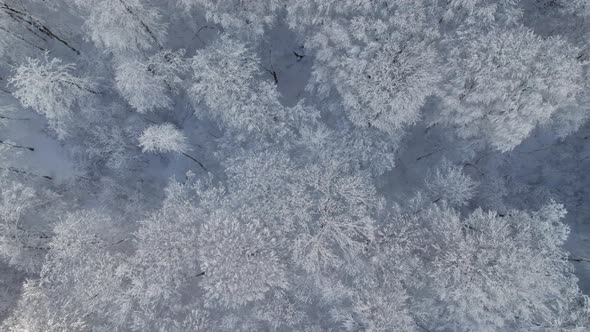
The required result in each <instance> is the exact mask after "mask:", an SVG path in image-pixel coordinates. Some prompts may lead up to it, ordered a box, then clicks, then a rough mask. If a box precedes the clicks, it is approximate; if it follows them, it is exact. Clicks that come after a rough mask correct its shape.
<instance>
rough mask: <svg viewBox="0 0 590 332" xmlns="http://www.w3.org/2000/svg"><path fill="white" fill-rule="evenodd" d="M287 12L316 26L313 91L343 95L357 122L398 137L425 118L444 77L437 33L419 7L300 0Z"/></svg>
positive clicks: (403, 3)
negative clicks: (423, 113)
mask: <svg viewBox="0 0 590 332" xmlns="http://www.w3.org/2000/svg"><path fill="white" fill-rule="evenodd" d="M289 11H290V13H291V22H290V24H291V25H292V26H294V27H295V28H300V25H301V26H303V27H306V26H311V27H310V28H308V29H310V30H311V31H312V32H311V34H312V36H311V38H310V39H309V41H306V47H307V48H310V49H312V51H314V52H315V55H316V62H315V63H314V67H313V72H312V80H311V81H310V87H312V88H314V89H316V90H317V91H318V92H319V93H320V95H322V96H326V95H328V94H329V93H330V92H331V91H335V92H337V93H338V94H339V95H340V103H341V105H342V107H343V108H344V110H345V112H346V114H347V116H348V118H349V119H350V120H351V121H352V123H354V125H356V126H358V127H361V128H366V127H375V128H377V129H379V130H382V131H384V132H387V133H389V134H394V133H395V131H397V130H400V129H401V128H403V127H404V126H406V125H411V124H413V123H415V122H416V121H417V120H418V119H419V118H420V109H421V107H422V106H423V105H424V103H425V99H426V98H427V97H428V96H430V95H431V94H433V93H434V91H435V85H436V83H437V82H438V80H439V73H438V66H437V61H436V60H437V52H436V49H435V48H434V47H433V45H432V42H433V37H435V36H436V31H435V30H433V29H431V28H429V27H428V25H427V20H426V9H425V7H424V6H423V5H421V2H415V1H398V2H397V3H396V4H392V5H388V4H386V3H385V2H381V1H378V2H376V3H370V2H367V1H361V2H360V3H358V4H357V2H356V1H345V2H343V3H339V4H336V3H333V2H322V1H301V2H294V3H293V4H292V5H291V6H290V7H289ZM299 20H303V21H302V22H300V21H299ZM303 29H304V28H303Z"/></svg>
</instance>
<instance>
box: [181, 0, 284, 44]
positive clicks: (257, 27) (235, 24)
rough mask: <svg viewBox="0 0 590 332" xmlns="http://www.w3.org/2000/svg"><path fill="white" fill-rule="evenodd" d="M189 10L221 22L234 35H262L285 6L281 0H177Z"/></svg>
mask: <svg viewBox="0 0 590 332" xmlns="http://www.w3.org/2000/svg"><path fill="white" fill-rule="evenodd" d="M176 1H178V2H179V4H180V5H181V6H183V7H184V8H186V9H187V10H189V9H192V8H194V9H195V10H196V11H198V12H201V13H203V14H204V15H205V17H206V18H207V20H209V21H211V22H213V23H216V24H219V25H220V26H222V27H223V28H224V30H225V31H226V32H227V33H229V34H233V35H242V36H245V37H247V38H256V37H260V36H261V35H262V34H263V33H264V30H265V28H266V27H268V26H272V24H273V23H275V20H276V19H277V16H278V15H279V14H280V10H281V9H282V7H283V2H282V1H281V0H263V1H243V0H176Z"/></svg>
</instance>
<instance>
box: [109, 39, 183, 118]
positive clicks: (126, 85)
mask: <svg viewBox="0 0 590 332" xmlns="http://www.w3.org/2000/svg"><path fill="white" fill-rule="evenodd" d="M183 56H184V51H183V50H179V51H171V50H163V51H161V52H158V53H156V54H155V55H153V56H151V57H150V58H149V59H147V61H145V62H143V61H139V60H132V61H128V62H127V61H126V62H123V63H122V64H121V65H119V67H118V68H117V71H116V76H115V80H116V82H117V88H118V89H119V91H120V92H121V94H122V95H123V97H125V99H126V100H127V101H128V102H129V104H130V105H131V106H133V108H135V109H136V110H137V111H138V112H140V113H147V112H151V111H154V110H158V109H167V108H169V107H171V106H172V98H171V96H170V94H171V93H175V92H178V90H179V87H180V85H181V83H182V79H181V76H182V75H183V74H184V73H185V72H186V71H187V70H188V64H187V63H186V61H185V60H184V58H183Z"/></svg>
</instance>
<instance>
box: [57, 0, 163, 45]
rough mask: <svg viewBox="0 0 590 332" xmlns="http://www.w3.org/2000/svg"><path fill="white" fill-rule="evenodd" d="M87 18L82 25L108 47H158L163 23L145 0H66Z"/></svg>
mask: <svg viewBox="0 0 590 332" xmlns="http://www.w3.org/2000/svg"><path fill="white" fill-rule="evenodd" d="M67 1H69V2H71V3H73V4H74V5H76V6H77V7H78V8H80V9H81V10H82V11H83V12H84V13H85V14H86V15H87V18H86V20H85V22H84V29H85V31H86V33H87V34H88V37H89V38H90V39H91V40H92V41H93V42H94V43H96V45H97V46H99V47H103V48H106V49H108V50H112V51H127V50H128V51H136V50H145V49H150V48H152V47H160V48H161V47H162V46H161V45H162V42H164V40H165V38H166V24H165V23H163V22H162V15H161V14H160V12H159V11H158V9H157V8H153V7H150V6H149V4H148V2H147V1H145V0H89V1H86V0H67Z"/></svg>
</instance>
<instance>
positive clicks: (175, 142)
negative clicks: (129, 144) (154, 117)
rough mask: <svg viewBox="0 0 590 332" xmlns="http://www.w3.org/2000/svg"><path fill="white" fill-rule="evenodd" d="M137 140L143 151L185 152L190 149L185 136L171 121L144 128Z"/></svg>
mask: <svg viewBox="0 0 590 332" xmlns="http://www.w3.org/2000/svg"><path fill="white" fill-rule="evenodd" d="M138 140H139V146H140V147H141V149H142V150H143V152H164V153H168V152H176V153H185V152H187V151H189V150H190V147H189V144H188V140H187V138H186V136H185V135H184V134H183V133H182V131H180V130H178V129H176V127H174V125H173V124H171V123H164V124H161V125H153V126H150V127H148V128H146V129H145V130H144V131H143V133H142V134H141V135H140V136H139V138H138Z"/></svg>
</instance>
